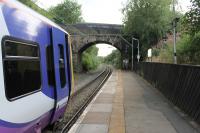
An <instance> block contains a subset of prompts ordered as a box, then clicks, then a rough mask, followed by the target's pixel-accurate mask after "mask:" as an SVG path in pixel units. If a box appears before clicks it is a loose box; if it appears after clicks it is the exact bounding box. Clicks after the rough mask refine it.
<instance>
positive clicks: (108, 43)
mask: <svg viewBox="0 0 200 133" xmlns="http://www.w3.org/2000/svg"><path fill="white" fill-rule="evenodd" d="M97 44H107V45H110V46H113V47H115V48H116V49H117V50H119V51H120V53H121V52H122V51H121V49H120V47H118V46H116V45H114V44H112V43H111V42H108V41H94V42H88V43H87V44H85V45H83V46H82V47H80V49H79V50H78V53H79V54H81V53H83V52H84V51H85V50H86V49H88V48H89V47H91V46H93V45H97Z"/></svg>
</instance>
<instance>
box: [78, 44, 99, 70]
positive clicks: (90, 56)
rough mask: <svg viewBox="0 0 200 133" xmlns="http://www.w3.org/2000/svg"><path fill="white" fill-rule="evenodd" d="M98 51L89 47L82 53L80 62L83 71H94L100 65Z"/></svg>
mask: <svg viewBox="0 0 200 133" xmlns="http://www.w3.org/2000/svg"><path fill="white" fill-rule="evenodd" d="M98 50H99V49H98V48H97V47H96V46H91V47H89V48H88V49H86V50H85V51H84V52H83V53H82V57H81V60H82V66H83V70H84V71H89V70H94V69H96V68H97V67H98V65H99V64H100V61H99V59H98Z"/></svg>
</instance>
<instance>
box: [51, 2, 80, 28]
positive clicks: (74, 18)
mask: <svg viewBox="0 0 200 133" xmlns="http://www.w3.org/2000/svg"><path fill="white" fill-rule="evenodd" d="M49 12H50V13H51V14H53V15H55V17H56V19H55V21H56V22H57V23H64V24H74V23H77V22H81V21H83V18H82V17H81V5H79V4H78V3H77V2H76V1H75V0H65V1H64V2H63V3H61V4H58V5H56V6H55V7H51V8H50V9H49Z"/></svg>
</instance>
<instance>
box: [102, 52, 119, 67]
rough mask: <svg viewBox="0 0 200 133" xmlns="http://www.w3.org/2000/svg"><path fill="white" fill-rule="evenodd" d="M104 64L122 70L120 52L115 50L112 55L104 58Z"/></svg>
mask: <svg viewBox="0 0 200 133" xmlns="http://www.w3.org/2000/svg"><path fill="white" fill-rule="evenodd" d="M104 63H106V64H109V65H112V66H113V67H115V68H121V65H122V62H121V53H120V51H119V50H113V51H112V53H111V54H109V55H108V56H106V57H104Z"/></svg>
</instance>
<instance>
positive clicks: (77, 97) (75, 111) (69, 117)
mask: <svg viewBox="0 0 200 133" xmlns="http://www.w3.org/2000/svg"><path fill="white" fill-rule="evenodd" d="M111 73H112V69H111V68H109V67H106V69H105V70H104V71H103V72H102V73H100V74H99V75H98V76H97V77H96V78H95V79H94V80H92V81H91V82H89V83H88V84H87V85H85V86H84V87H83V88H82V89H80V90H78V91H77V92H75V93H74V94H73V95H72V96H71V97H70V99H69V103H68V106H67V110H66V113H65V116H64V118H63V120H62V122H60V123H59V124H57V126H56V127H55V128H54V131H53V133H67V132H68V131H69V129H70V128H71V127H72V126H73V124H74V123H75V122H76V120H77V119H78V118H79V116H80V115H81V114H82V112H83V111H84V110H85V108H86V107H87V105H88V104H89V103H90V102H91V101H92V99H93V97H94V96H95V95H96V94H97V93H98V91H99V90H100V88H101V87H102V86H103V84H104V83H105V82H106V80H107V79H108V77H109V76H110V75H111Z"/></svg>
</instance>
